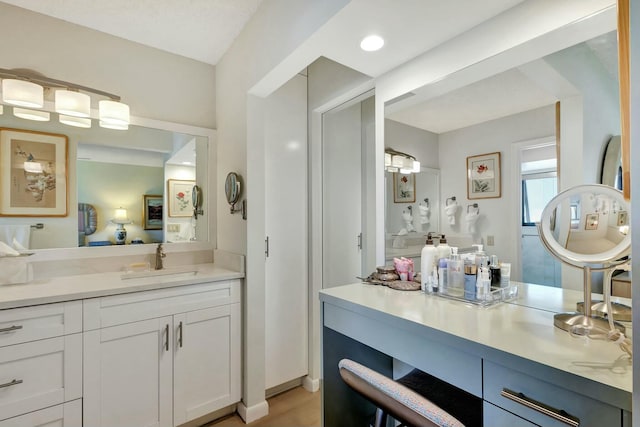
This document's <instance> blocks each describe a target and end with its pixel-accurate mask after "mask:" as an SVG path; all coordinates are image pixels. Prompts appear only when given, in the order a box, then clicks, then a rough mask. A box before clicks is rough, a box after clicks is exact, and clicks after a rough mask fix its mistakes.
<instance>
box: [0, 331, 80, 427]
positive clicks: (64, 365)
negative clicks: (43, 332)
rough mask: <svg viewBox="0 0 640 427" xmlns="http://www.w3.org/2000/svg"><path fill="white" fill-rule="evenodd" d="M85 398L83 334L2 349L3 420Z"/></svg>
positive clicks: (0, 402)
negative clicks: (83, 393)
mask: <svg viewBox="0 0 640 427" xmlns="http://www.w3.org/2000/svg"><path fill="white" fill-rule="evenodd" d="M80 397H82V334H73V335H67V336H64V337H57V338H49V339H45V340H39V341H33V342H29V343H24V344H17V345H13V346H7V347H3V348H0V419H2V420H4V419H6V418H11V417H15V416H18V415H22V414H26V413H28V412H32V411H35V410H39V409H42V408H46V407H49V406H53V405H57V404H61V403H63V402H66V401H71V400H74V399H78V398H80Z"/></svg>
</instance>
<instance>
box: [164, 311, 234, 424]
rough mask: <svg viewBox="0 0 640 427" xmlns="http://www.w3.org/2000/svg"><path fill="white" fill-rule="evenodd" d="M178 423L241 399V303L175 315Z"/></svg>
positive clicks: (175, 397) (175, 408)
mask: <svg viewBox="0 0 640 427" xmlns="http://www.w3.org/2000/svg"><path fill="white" fill-rule="evenodd" d="M174 328H175V335H174V336H175V339H174V347H175V352H174V414H173V416H174V424H175V425H179V424H182V423H185V422H187V421H190V420H193V419H195V418H198V417H200V416H202V415H206V414H208V413H209V412H212V411H215V410H217V409H220V408H223V407H225V406H228V405H231V404H233V403H235V402H238V401H239V400H240V358H241V357H240V304H230V305H227V306H222V307H214V308H209V309H204V310H197V311H192V312H188V313H184V314H178V315H175V316H174Z"/></svg>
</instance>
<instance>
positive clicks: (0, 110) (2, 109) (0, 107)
mask: <svg viewBox="0 0 640 427" xmlns="http://www.w3.org/2000/svg"><path fill="white" fill-rule="evenodd" d="M2 113H4V107H3V106H2V104H0V114H2Z"/></svg>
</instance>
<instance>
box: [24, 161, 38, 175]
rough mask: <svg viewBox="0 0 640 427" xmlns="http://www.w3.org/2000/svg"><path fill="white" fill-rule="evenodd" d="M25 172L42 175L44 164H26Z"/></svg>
mask: <svg viewBox="0 0 640 427" xmlns="http://www.w3.org/2000/svg"><path fill="white" fill-rule="evenodd" d="M24 170H25V171H27V172H31V173H42V163H40V162H24Z"/></svg>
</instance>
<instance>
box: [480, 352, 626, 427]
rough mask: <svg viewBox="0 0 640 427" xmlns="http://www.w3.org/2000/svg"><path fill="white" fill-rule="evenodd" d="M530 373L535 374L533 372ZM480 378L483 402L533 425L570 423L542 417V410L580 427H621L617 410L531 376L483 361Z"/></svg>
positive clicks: (548, 416)
mask: <svg viewBox="0 0 640 427" xmlns="http://www.w3.org/2000/svg"><path fill="white" fill-rule="evenodd" d="M531 374H532V375H535V372H531ZM483 375H484V400H486V401H488V402H490V403H493V404H495V405H496V406H499V407H501V408H504V409H505V410H507V411H509V412H512V413H514V414H516V415H518V416H520V417H522V418H524V419H526V420H529V421H531V422H532V423H534V424H539V425H544V426H567V425H571V424H570V422H561V421H558V420H556V419H554V418H553V417H552V416H550V415H547V414H545V413H544V411H545V407H546V409H548V410H549V411H556V412H557V411H564V413H565V414H568V416H567V415H563V416H565V418H576V419H577V420H578V421H579V425H580V426H581V427H586V426H616V425H617V426H619V425H621V419H622V410H621V409H619V408H615V407H613V406H610V405H607V404H605V403H602V402H600V401H597V400H594V399H591V398H589V397H586V396H583V395H581V394H578V393H575V392H573V391H570V390H567V389H564V388H562V387H558V386H556V385H554V384H551V383H547V382H544V381H541V380H538V379H537V378H535V377H534V376H530V375H527V374H524V373H522V372H519V371H514V370H512V369H509V368H506V367H504V366H501V365H497V364H494V363H491V362H488V361H485V364H484V373H483ZM519 393H520V394H519ZM509 396H511V398H510V397H509ZM531 406H533V407H534V408H532V407H531ZM569 416H570V417H569Z"/></svg>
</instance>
